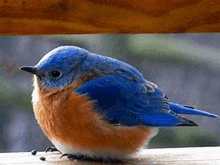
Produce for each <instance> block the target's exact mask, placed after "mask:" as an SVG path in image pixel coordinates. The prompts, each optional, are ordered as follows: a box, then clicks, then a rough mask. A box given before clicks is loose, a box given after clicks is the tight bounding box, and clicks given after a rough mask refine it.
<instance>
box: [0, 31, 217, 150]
mask: <svg viewBox="0 0 220 165" xmlns="http://www.w3.org/2000/svg"><path fill="white" fill-rule="evenodd" d="M219 43H220V35H219V34H169V35H168V34H167V35H165V34H156V35H153V34H151V35H142V34H138V35H68V36H59V35H56V36H41V37H36V36H31V37H30V36H29V37H0V142H1V143H0V152H11V151H19V152H20V151H30V150H32V149H36V150H44V149H45V148H47V147H50V146H52V144H51V143H50V142H49V141H48V140H47V138H46V137H45V136H44V135H43V133H42V131H41V130H40V128H39V126H38V124H37V122H36V121H35V118H34V115H33V112H32V106H31V91H32V85H31V83H32V75H31V74H28V73H25V72H22V71H20V70H19V69H18V68H19V67H20V66H23V65H35V64H36V63H37V62H38V61H39V60H40V59H41V57H42V56H44V55H45V54H46V53H47V52H49V51H50V50H52V49H54V48H56V47H58V46H60V45H76V46H80V47H83V48H86V49H88V50H89V51H91V52H95V53H98V54H103V55H107V56H112V57H114V58H117V59H120V60H123V61H125V62H127V63H129V64H131V65H133V66H134V67H136V68H138V69H139V70H140V71H141V72H142V73H143V74H144V75H145V77H146V79H147V80H149V81H152V82H154V83H156V84H157V85H158V87H159V88H160V89H161V90H162V91H163V92H164V93H165V94H166V95H167V96H168V98H169V100H172V101H173V102H177V103H181V104H184V105H190V106H195V107H196V108H198V109H202V110H205V111H209V112H211V113H215V114H219V115H220V110H219V107H220V46H219ZM185 117H186V118H188V119H190V120H193V121H195V122H196V123H197V124H198V125H199V127H193V128H192V127H191V128H186V127H181V128H180V127H179V128H177V127H175V128H161V129H160V132H159V134H158V135H157V136H156V137H154V138H153V139H152V140H151V141H150V144H149V146H148V147H149V148H160V147H186V146H192V147H196V146H218V145H220V140H219V137H220V129H219V126H220V120H216V119H213V118H207V117H201V116H185Z"/></svg>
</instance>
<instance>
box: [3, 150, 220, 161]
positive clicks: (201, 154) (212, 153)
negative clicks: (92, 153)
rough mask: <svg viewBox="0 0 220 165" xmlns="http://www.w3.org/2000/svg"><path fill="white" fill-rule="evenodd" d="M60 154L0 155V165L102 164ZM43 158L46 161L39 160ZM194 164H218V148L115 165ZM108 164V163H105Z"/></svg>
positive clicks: (152, 153) (148, 155)
mask: <svg viewBox="0 0 220 165" xmlns="http://www.w3.org/2000/svg"><path fill="white" fill-rule="evenodd" d="M60 155H61V154H60V153H58V152H54V153H45V152H38V153H37V154H36V155H35V156H33V155H31V153H30V152H29V153H28V152H24V153H1V154H0V164H1V165H2V164H5V165H9V164H22V165H25V164H32V165H34V164H41V163H42V164H45V165H49V164H53V165H56V164H57V165H58V164H63V165H70V164H78V165H80V164H85V163H86V164H87V165H89V164H103V163H102V162H92V161H85V160H69V159H68V158H66V157H64V158H62V159H60ZM40 157H45V158H46V160H45V161H42V160H40ZM123 163H125V164H127V165H128V164H151V165H153V164H163V165H164V164H165V165H166V164H167V165H180V164H183V165H185V164H195V165H198V164H200V165H202V164H204V165H209V164H210V165H213V164H220V147H197V148H172V149H146V150H143V151H141V152H140V153H138V154H137V155H135V156H134V157H133V158H131V159H128V160H125V161H124V162H120V163H116V164H123ZM105 164H109V163H105Z"/></svg>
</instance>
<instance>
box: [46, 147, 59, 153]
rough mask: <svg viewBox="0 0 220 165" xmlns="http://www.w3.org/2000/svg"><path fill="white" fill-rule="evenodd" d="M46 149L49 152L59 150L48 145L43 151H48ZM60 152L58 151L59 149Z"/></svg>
mask: <svg viewBox="0 0 220 165" xmlns="http://www.w3.org/2000/svg"><path fill="white" fill-rule="evenodd" d="M48 151H50V152H54V151H59V150H58V149H57V148H56V147H48V148H47V149H46V150H45V152H48ZM59 152H60V151H59Z"/></svg>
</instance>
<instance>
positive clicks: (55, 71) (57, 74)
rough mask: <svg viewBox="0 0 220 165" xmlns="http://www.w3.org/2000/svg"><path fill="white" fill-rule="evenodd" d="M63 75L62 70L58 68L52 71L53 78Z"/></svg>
mask: <svg viewBox="0 0 220 165" xmlns="http://www.w3.org/2000/svg"><path fill="white" fill-rule="evenodd" d="M61 75H62V74H61V72H60V71H58V70H52V71H51V76H52V77H53V78H59V77H60V76H61Z"/></svg>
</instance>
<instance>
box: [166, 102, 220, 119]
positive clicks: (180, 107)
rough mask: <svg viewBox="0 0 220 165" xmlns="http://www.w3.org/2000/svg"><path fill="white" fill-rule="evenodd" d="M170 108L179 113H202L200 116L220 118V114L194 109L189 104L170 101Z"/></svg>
mask: <svg viewBox="0 0 220 165" xmlns="http://www.w3.org/2000/svg"><path fill="white" fill-rule="evenodd" d="M169 106H170V109H171V110H172V111H174V112H176V113H178V114H189V115H200V116H207V117H214V118H219V119H220V116H218V115H215V114H212V113H209V112H205V111H202V110H199V109H194V108H193V107H189V106H183V105H180V104H175V103H169Z"/></svg>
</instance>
